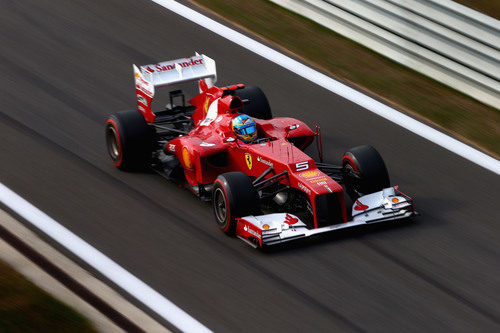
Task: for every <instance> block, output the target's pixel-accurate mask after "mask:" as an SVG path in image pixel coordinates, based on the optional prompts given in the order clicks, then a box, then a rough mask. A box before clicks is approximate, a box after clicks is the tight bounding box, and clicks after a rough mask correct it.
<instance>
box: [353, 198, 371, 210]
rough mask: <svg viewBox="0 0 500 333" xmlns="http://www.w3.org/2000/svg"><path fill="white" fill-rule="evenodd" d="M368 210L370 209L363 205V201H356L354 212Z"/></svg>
mask: <svg viewBox="0 0 500 333" xmlns="http://www.w3.org/2000/svg"><path fill="white" fill-rule="evenodd" d="M366 209H368V206H367V205H364V204H362V203H361V201H359V200H356V203H355V205H354V210H366Z"/></svg>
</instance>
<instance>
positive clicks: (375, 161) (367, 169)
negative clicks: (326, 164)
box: [342, 145, 390, 200]
mask: <svg viewBox="0 0 500 333" xmlns="http://www.w3.org/2000/svg"><path fill="white" fill-rule="evenodd" d="M342 167H343V171H344V183H345V186H346V190H347V193H348V194H349V196H350V197H351V198H352V199H353V200H355V199H357V198H358V197H359V196H361V195H365V194H369V193H373V192H377V191H380V190H382V189H384V188H386V187H389V186H390V181H389V173H388V172H387V168H386V166H385V163H384V160H383V159H382V156H380V154H379V153H378V151H377V150H376V149H375V148H373V147H372V146H367V145H365V146H358V147H354V148H352V149H350V150H349V151H348V152H346V153H345V154H344V156H343V158H342Z"/></svg>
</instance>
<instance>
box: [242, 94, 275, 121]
mask: <svg viewBox="0 0 500 333" xmlns="http://www.w3.org/2000/svg"><path fill="white" fill-rule="evenodd" d="M234 95H235V96H238V97H239V98H241V99H242V100H243V99H247V100H249V103H248V104H245V105H244V106H243V112H242V113H244V114H246V115H249V116H250V117H253V118H258V119H271V118H272V117H273V114H272V112H271V107H270V106H269V102H268V101H267V97H266V95H265V94H264V92H263V91H262V90H261V89H260V88H259V87H255V86H248V87H245V88H243V89H239V90H236V91H235V92H234Z"/></svg>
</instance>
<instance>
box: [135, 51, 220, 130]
mask: <svg viewBox="0 0 500 333" xmlns="http://www.w3.org/2000/svg"><path fill="white" fill-rule="evenodd" d="M133 68H134V77H135V88H136V93H137V107H138V109H139V111H140V112H141V113H142V114H143V115H144V118H145V119H146V121H147V122H149V123H152V122H154V119H155V115H154V113H153V111H151V100H152V99H153V96H154V90H155V89H154V88H155V87H163V86H168V85H172V84H176V83H182V82H188V81H195V80H203V84H202V82H200V87H201V86H204V87H208V88H210V87H212V86H213V85H214V83H215V82H216V81H217V72H216V68H215V61H214V60H213V59H211V58H209V57H207V56H206V55H204V54H201V55H200V54H198V53H196V55H195V56H193V57H190V58H181V59H176V60H170V61H164V62H160V63H157V64H151V65H144V66H140V67H137V66H136V65H134V66H133Z"/></svg>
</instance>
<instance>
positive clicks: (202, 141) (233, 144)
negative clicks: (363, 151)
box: [165, 80, 347, 228]
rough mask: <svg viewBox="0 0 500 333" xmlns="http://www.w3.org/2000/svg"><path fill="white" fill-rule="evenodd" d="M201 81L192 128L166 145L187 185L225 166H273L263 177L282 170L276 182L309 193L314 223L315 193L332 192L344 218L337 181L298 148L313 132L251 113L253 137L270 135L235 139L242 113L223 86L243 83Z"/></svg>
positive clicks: (249, 169) (256, 171) (208, 179)
mask: <svg viewBox="0 0 500 333" xmlns="http://www.w3.org/2000/svg"><path fill="white" fill-rule="evenodd" d="M203 83H204V82H203V80H201V81H200V88H201V90H203V92H202V93H201V94H199V95H197V96H196V97H194V98H193V99H192V100H190V103H191V104H192V105H193V106H195V107H196V110H195V111H194V113H193V116H192V119H193V121H194V125H195V127H194V129H193V130H192V131H191V132H190V133H189V134H188V135H185V136H180V137H177V138H175V139H173V140H171V141H170V142H168V144H167V146H166V148H165V152H166V153H167V154H173V155H175V156H176V157H177V158H178V159H179V161H180V163H181V164H182V166H183V168H184V170H185V175H186V179H187V181H188V182H189V183H190V184H191V185H193V186H198V185H200V184H203V185H206V184H212V183H213V182H214V181H215V180H216V178H217V176H218V175H220V174H222V173H225V172H230V171H242V172H244V173H245V174H247V175H248V176H250V177H254V178H256V177H259V176H260V175H261V174H262V173H263V172H264V171H266V170H267V169H268V168H269V167H270V166H272V167H273V169H274V171H273V172H271V173H270V174H268V175H267V176H266V178H269V177H271V176H273V175H276V174H279V173H281V172H283V171H285V170H286V171H288V177H285V178H284V179H283V180H281V183H283V184H284V185H288V186H290V187H293V188H295V189H298V190H300V191H302V192H304V193H305V194H306V195H307V196H308V197H309V199H310V202H311V204H312V207H313V215H314V227H315V228H317V227H318V221H317V213H316V204H315V202H316V200H315V197H316V196H317V195H322V194H328V193H334V194H335V195H336V196H337V197H338V200H339V202H340V207H342V218H343V222H346V221H347V215H346V209H345V203H344V193H343V189H342V186H340V185H339V184H338V183H337V182H335V181H334V180H333V179H331V178H330V177H329V176H327V175H326V174H325V173H323V172H322V171H320V170H318V168H317V167H316V164H315V163H314V161H313V160H312V159H311V158H310V157H309V156H308V155H307V154H305V153H304V152H303V151H302V150H303V149H305V148H306V147H307V146H309V145H310V144H311V142H312V141H313V140H314V137H315V136H316V133H315V132H313V131H312V130H311V129H310V128H309V127H308V126H307V125H306V124H304V123H303V122H301V121H299V120H297V119H293V118H287V117H277V118H273V119H270V120H260V119H255V122H256V123H257V129H258V137H259V138H263V137H270V138H274V140H272V141H267V142H265V143H256V144H245V143H242V142H241V141H239V140H237V139H236V137H235V135H234V133H233V130H232V128H231V120H232V119H233V118H234V117H236V116H238V115H240V114H241V113H239V111H241V106H242V102H241V100H240V99H239V97H236V96H232V95H230V94H227V90H231V89H237V88H241V87H242V85H238V86H233V87H224V88H218V87H215V86H213V87H211V88H207V87H206V86H205V85H204V84H203ZM297 125H298V127H297V128H296V129H293V130H289V128H290V126H297ZM339 222H340V221H339Z"/></svg>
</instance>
